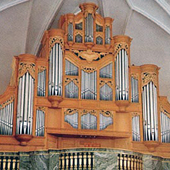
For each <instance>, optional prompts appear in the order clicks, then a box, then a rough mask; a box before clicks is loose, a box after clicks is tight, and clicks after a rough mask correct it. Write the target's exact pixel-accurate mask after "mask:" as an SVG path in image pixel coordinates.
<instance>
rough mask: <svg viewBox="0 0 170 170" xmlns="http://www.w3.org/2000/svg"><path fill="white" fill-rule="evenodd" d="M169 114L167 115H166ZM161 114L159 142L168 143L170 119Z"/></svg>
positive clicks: (169, 140)
mask: <svg viewBox="0 0 170 170" xmlns="http://www.w3.org/2000/svg"><path fill="white" fill-rule="evenodd" d="M167 114H169V113H167ZM167 114H165V113H164V112H161V114H160V116H161V142H163V143H170V118H169V117H168V116H167Z"/></svg>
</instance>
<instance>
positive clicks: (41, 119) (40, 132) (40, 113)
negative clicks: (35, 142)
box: [35, 110, 45, 136]
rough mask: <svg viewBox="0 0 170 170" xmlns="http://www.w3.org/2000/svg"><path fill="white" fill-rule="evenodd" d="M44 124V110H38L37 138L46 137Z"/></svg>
mask: <svg viewBox="0 0 170 170" xmlns="http://www.w3.org/2000/svg"><path fill="white" fill-rule="evenodd" d="M44 123H45V114H44V112H43V111H42V110H37V113H36V129H35V135H36V136H44V127H45V126H44Z"/></svg>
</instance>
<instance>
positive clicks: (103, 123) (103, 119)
mask: <svg viewBox="0 0 170 170" xmlns="http://www.w3.org/2000/svg"><path fill="white" fill-rule="evenodd" d="M112 124H113V118H112V117H111V116H105V115H103V114H102V113H100V130H104V129H106V128H107V127H108V126H109V125H112Z"/></svg>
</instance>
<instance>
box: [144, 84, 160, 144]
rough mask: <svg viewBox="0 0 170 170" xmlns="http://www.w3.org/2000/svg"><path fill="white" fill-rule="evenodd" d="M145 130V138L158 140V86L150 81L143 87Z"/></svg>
mask: <svg viewBox="0 0 170 170" xmlns="http://www.w3.org/2000/svg"><path fill="white" fill-rule="evenodd" d="M142 104H143V120H144V121H143V122H144V124H143V130H144V140H145V141H147V140H149V141H150V140H151V141H157V140H158V118H157V90H156V86H155V85H154V84H153V82H152V81H150V82H149V83H148V84H147V85H145V86H144V87H143V92H142Z"/></svg>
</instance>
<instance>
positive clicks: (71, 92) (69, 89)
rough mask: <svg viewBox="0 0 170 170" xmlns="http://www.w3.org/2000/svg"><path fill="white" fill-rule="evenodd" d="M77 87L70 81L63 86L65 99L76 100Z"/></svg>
mask: <svg viewBox="0 0 170 170" xmlns="http://www.w3.org/2000/svg"><path fill="white" fill-rule="evenodd" d="M78 90H79V89H78V86H77V85H76V84H75V83H74V82H73V81H71V82H70V83H68V84H67V85H66V86H65V97H67V98H78Z"/></svg>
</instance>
